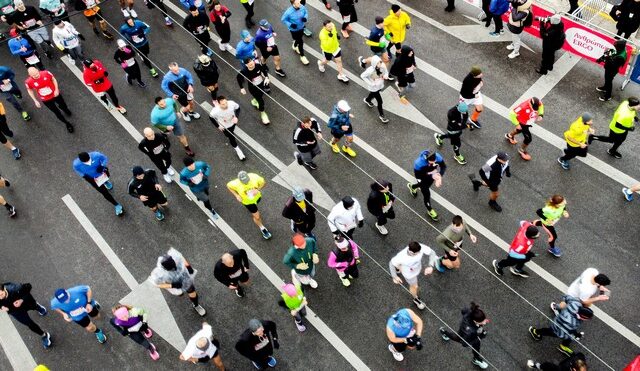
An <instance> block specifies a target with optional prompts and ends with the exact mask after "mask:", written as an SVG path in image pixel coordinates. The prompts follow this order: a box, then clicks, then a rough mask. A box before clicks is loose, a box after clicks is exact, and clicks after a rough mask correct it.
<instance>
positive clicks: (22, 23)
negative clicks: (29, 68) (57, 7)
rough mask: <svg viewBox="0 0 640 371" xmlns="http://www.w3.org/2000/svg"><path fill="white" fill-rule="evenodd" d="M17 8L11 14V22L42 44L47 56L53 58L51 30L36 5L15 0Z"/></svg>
mask: <svg viewBox="0 0 640 371" xmlns="http://www.w3.org/2000/svg"><path fill="white" fill-rule="evenodd" d="M13 4H14V5H15V7H16V10H15V12H14V13H13V14H11V22H12V23H13V24H14V25H15V26H16V27H18V29H19V30H20V31H23V32H26V33H27V35H29V37H30V38H31V40H33V41H34V42H35V43H37V44H38V45H40V48H42V51H43V52H44V55H46V56H47V58H49V59H51V58H53V54H52V52H53V44H51V39H50V38H49V32H48V31H47V28H46V27H45V26H44V23H43V22H42V16H41V15H40V13H39V12H38V9H36V7H34V6H31V5H26V6H25V5H24V2H23V1H22V0H14V2H13Z"/></svg>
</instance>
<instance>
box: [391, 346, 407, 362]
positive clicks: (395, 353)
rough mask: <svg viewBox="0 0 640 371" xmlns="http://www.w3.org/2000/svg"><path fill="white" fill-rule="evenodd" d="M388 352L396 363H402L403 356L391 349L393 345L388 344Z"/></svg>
mask: <svg viewBox="0 0 640 371" xmlns="http://www.w3.org/2000/svg"><path fill="white" fill-rule="evenodd" d="M389 351H390V352H391V354H393V358H394V359H395V360H396V361H398V362H402V361H403V360H404V356H403V355H402V353H400V352H398V351H397V350H396V348H394V347H393V344H389Z"/></svg>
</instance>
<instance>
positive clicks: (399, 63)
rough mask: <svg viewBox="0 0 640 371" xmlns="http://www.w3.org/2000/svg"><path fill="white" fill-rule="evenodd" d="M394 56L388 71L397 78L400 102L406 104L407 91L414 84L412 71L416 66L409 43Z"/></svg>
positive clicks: (414, 79)
mask: <svg viewBox="0 0 640 371" xmlns="http://www.w3.org/2000/svg"><path fill="white" fill-rule="evenodd" d="M396 56H397V58H396V61H395V62H393V65H392V66H391V70H390V71H389V73H390V74H391V75H393V76H395V77H397V78H398V80H397V81H396V88H397V89H398V93H399V94H400V102H402V103H403V104H407V103H408V102H409V100H408V99H407V92H409V90H410V89H413V88H414V86H415V85H416V78H415V76H414V75H413V71H415V70H416V68H417V65H416V57H415V53H414V52H413V49H412V48H411V47H410V46H409V45H403V46H402V49H400V53H399V54H396Z"/></svg>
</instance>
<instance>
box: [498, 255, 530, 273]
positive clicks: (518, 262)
mask: <svg viewBox="0 0 640 371" xmlns="http://www.w3.org/2000/svg"><path fill="white" fill-rule="evenodd" d="M532 257H533V254H532V253H527V257H526V258H524V259H518V258H514V257H511V256H507V257H506V259H502V260H500V261H499V262H498V268H500V269H502V268H504V267H511V266H513V265H515V266H516V269H517V270H522V268H524V264H525V263H526V262H528V261H529V260H531V258H532Z"/></svg>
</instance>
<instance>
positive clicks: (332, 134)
mask: <svg viewBox="0 0 640 371" xmlns="http://www.w3.org/2000/svg"><path fill="white" fill-rule="evenodd" d="M345 135H346V136H348V137H349V136H352V135H353V128H351V127H350V128H349V130H347V131H346V132H340V133H338V132H337V131H333V130H331V136H332V137H334V138H336V139H340V138H342V137H343V136H345Z"/></svg>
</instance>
